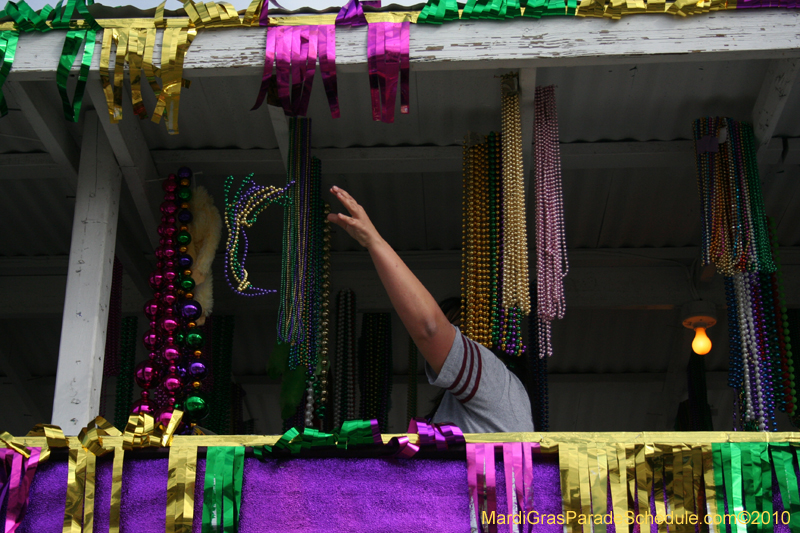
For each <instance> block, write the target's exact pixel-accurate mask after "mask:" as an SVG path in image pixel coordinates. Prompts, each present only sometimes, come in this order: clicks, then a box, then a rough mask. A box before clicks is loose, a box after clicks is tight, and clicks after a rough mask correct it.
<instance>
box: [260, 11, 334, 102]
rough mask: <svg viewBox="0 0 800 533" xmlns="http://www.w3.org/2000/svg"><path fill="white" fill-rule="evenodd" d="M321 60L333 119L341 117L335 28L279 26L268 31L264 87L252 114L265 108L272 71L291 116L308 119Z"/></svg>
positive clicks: (262, 85) (263, 78) (282, 99)
mask: <svg viewBox="0 0 800 533" xmlns="http://www.w3.org/2000/svg"><path fill="white" fill-rule="evenodd" d="M317 58H319V63H320V70H322V81H323V84H324V86H325V93H326V95H327V97H328V105H329V106H330V108H331V116H333V118H338V117H339V96H338V94H337V84H336V38H335V33H334V27H333V25H324V26H276V27H274V28H269V29H268V30H267V40H266V46H265V49H264V71H263V73H262V75H261V87H260V88H259V91H258V96H257V97H256V103H255V104H254V105H253V107H252V110H255V109H258V108H259V107H261V104H263V103H264V99H265V98H266V96H267V93H268V92H269V86H270V81H271V79H272V67H273V63H274V64H275V77H276V85H277V92H278V100H279V101H280V105H281V107H283V111H284V113H285V114H286V115H287V116H305V115H306V114H307V113H308V104H309V102H310V99H311V89H312V87H313V84H314V71H315V69H316V66H317Z"/></svg>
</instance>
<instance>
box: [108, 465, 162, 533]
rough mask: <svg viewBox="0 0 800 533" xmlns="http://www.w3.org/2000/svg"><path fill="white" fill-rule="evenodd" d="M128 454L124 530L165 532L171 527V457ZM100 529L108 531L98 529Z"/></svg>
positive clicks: (124, 472) (124, 477)
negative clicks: (168, 487) (169, 501)
mask: <svg viewBox="0 0 800 533" xmlns="http://www.w3.org/2000/svg"><path fill="white" fill-rule="evenodd" d="M136 455H137V454H136V453H127V454H125V467H124V468H123V470H122V504H121V505H120V519H119V527H120V531H121V533H164V530H165V529H166V527H167V478H168V475H169V459H167V458H164V459H145V458H140V457H137V456H136ZM95 531H96V533H105V532H107V531H108V529H106V530H104V531H101V530H99V529H95Z"/></svg>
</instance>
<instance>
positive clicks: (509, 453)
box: [503, 442, 522, 513]
mask: <svg viewBox="0 0 800 533" xmlns="http://www.w3.org/2000/svg"><path fill="white" fill-rule="evenodd" d="M503 467H504V468H503V470H504V472H505V480H506V500H507V503H506V504H507V507H506V509H507V512H508V513H513V512H514V492H516V488H517V485H516V480H517V479H516V478H515V477H514V452H513V450H512V443H511V442H504V443H503ZM512 482H513V483H514V485H513V487H512V485H511V484H512ZM517 501H518V502H519V500H517ZM521 505H522V503H521V502H520V506H521Z"/></svg>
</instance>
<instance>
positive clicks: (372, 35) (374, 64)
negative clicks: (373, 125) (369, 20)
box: [367, 23, 383, 121]
mask: <svg viewBox="0 0 800 533" xmlns="http://www.w3.org/2000/svg"><path fill="white" fill-rule="evenodd" d="M379 27H380V23H375V24H370V25H369V28H368V31H367V67H368V68H369V96H370V99H371V100H372V120H375V121H378V120H380V119H381V100H380V98H381V96H380V89H379V88H378V52H377V50H378V28H379ZM382 37H383V34H382V33H381V38H382ZM382 60H383V58H381V61H382Z"/></svg>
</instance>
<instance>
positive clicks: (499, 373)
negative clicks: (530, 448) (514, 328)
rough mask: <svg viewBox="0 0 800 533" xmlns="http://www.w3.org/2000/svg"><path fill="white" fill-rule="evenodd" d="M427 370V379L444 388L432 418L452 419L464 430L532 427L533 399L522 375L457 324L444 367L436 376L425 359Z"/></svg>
mask: <svg viewBox="0 0 800 533" xmlns="http://www.w3.org/2000/svg"><path fill="white" fill-rule="evenodd" d="M453 327H455V326H453ZM425 373H426V374H427V375H428V383H430V384H431V385H436V386H437V387H441V388H443V389H445V392H444V397H443V398H442V403H441V404H440V405H439V409H437V410H436V414H434V415H433V420H432V421H433V422H437V423H440V422H452V423H453V424H455V425H456V426H458V427H459V428H460V429H461V431H463V432H464V433H495V432H517V431H533V420H532V419H531V403H530V401H529V400H528V395H527V393H526V392H525V387H523V385H522V383H521V382H520V380H519V378H517V376H515V375H514V374H513V373H512V372H511V371H510V370H508V369H507V368H506V365H504V364H503V362H502V361H500V359H498V358H497V356H496V355H494V354H493V353H492V352H491V351H490V350H489V349H488V348H486V347H485V346H483V345H481V344H479V343H477V342H475V341H473V340H471V339H470V338H469V337H467V336H466V335H464V334H463V333H461V331H460V330H459V329H458V328H457V327H456V337H455V340H454V341H453V346H452V347H451V348H450V353H448V354H447V359H446V360H445V362H444V366H442V371H441V372H439V375H438V376H437V375H436V372H434V371H433V369H432V368H431V367H430V365H428V363H427V362H426V363H425Z"/></svg>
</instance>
